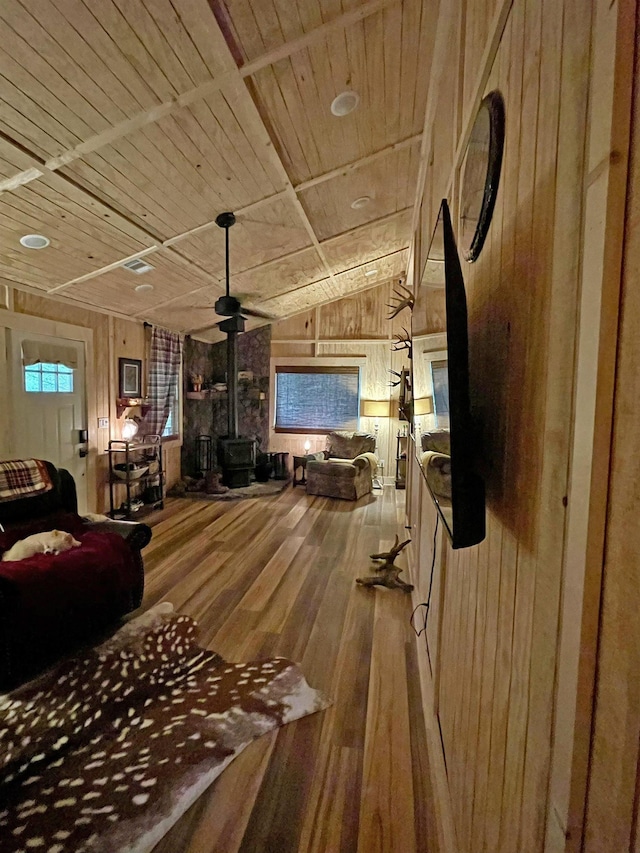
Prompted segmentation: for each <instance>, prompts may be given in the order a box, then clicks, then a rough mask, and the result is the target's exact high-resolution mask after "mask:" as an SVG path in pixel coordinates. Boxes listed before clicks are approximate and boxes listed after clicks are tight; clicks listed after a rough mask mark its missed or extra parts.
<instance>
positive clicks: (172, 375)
mask: <svg viewBox="0 0 640 853" xmlns="http://www.w3.org/2000/svg"><path fill="white" fill-rule="evenodd" d="M181 358H182V338H181V336H180V335H179V334H177V333H176V332H170V331H168V330H167V329H158V328H156V327H155V326H154V327H153V329H152V332H151V350H150V354H149V380H148V384H147V402H148V404H149V409H148V410H147V412H146V414H145V417H144V421H143V423H142V426H141V429H140V433H142V434H144V435H162V432H163V430H164V428H165V426H166V423H167V419H168V418H169V414H170V412H171V410H172V408H173V406H174V403H175V401H176V392H177V389H178V382H179V381H180V360H181Z"/></svg>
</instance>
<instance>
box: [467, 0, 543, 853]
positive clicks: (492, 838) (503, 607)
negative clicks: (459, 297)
mask: <svg viewBox="0 0 640 853" xmlns="http://www.w3.org/2000/svg"><path fill="white" fill-rule="evenodd" d="M499 52H502V53H503V56H501V57H500V59H499V61H500V62H501V68H502V75H503V79H506V80H508V81H509V85H508V86H507V90H506V92H505V96H506V101H507V105H506V114H507V116H508V117H509V118H508V120H507V124H506V132H505V156H504V160H503V166H502V170H503V173H502V176H501V190H500V193H499V195H500V194H502V196H503V201H502V202H501V205H502V218H501V219H500V220H499V224H500V225H501V228H502V230H501V234H500V235H499V237H498V239H499V244H500V280H501V281H505V284H504V285H503V287H502V288H500V289H496V291H494V299H493V302H492V303H491V304H487V306H486V310H487V311H489V312H490V316H491V319H492V322H491V325H492V326H493V327H494V328H493V329H492V336H494V335H495V337H494V340H493V341H492V342H490V341H489V340H488V339H487V340H486V341H485V343H484V345H485V347H486V348H487V349H486V350H485V353H484V357H485V359H487V361H486V362H485V364H487V363H488V364H491V360H490V348H491V347H494V349H495V348H499V347H500V345H502V346H507V347H508V348H509V350H508V356H507V358H506V364H508V365H509V367H508V370H507V372H506V374H505V375H503V376H498V377H497V382H498V383H499V384H501V385H502V386H503V388H504V391H503V394H502V401H503V402H504V401H511V399H512V398H511V394H510V390H507V389H511V388H512V387H513V386H515V390H516V392H517V391H518V386H517V384H516V383H517V378H515V377H514V374H515V373H516V372H517V371H520V370H521V369H522V356H518V355H517V347H516V348H515V351H514V352H513V354H512V350H513V347H512V344H511V338H510V337H509V336H506V335H505V333H504V326H507V328H509V323H510V322H512V321H513V318H514V311H516V310H517V298H518V297H517V296H515V295H513V294H512V293H511V290H512V288H511V287H510V286H509V285H508V284H506V282H513V281H514V280H517V275H516V257H515V250H516V229H517V224H518V223H517V211H518V204H517V192H518V175H519V166H520V162H519V147H520V128H521V124H520V118H519V117H520V114H521V104H522V68H523V52H524V9H523V4H522V3H518V4H517V5H515V6H514V7H513V9H512V12H511V15H510V18H509V21H508V23H507V27H506V28H505V32H504V34H503V39H502V42H501V45H500V51H499ZM525 168H526V167H525ZM529 174H530V173H529ZM472 306H473V303H472ZM471 312H472V313H473V312H474V308H473V307H472V308H471ZM523 313H524V312H523ZM523 313H521V314H520V318H521V322H522V321H523V320H524V319H526V315H525V316H524V317H523ZM516 316H518V315H517V314H516ZM476 323H477V320H476ZM496 332H497V335H496ZM519 333H520V334H523V329H522V328H520V327H519ZM516 358H517V359H518V360H517V362H516V361H515V359H516ZM512 362H514V363H513V366H512ZM485 384H488V383H485ZM490 393H491V392H490ZM508 405H509V406H512V405H514V404H513V403H510V404H508ZM515 414H516V416H517V412H516V413H515ZM496 415H497V419H498V421H502V422H503V424H504V427H503V434H502V435H500V433H498V434H497V435H496V434H493V435H491V436H490V440H489V441H488V445H489V448H490V450H489V453H490V454H491V453H492V450H491V445H492V443H494V442H495V441H496V440H499V439H500V438H504V440H505V443H504V445H503V448H504V449H502V448H500V449H498V450H494V451H493V453H495V454H496V455H497V454H499V453H500V450H502V452H503V453H504V454H505V456H506V457H507V458H505V459H504V461H503V463H502V467H500V466H498V467H497V469H496V472H495V473H494V475H493V476H492V477H491V478H490V479H489V482H488V484H487V486H488V492H489V495H490V501H491V499H492V498H493V501H494V503H495V502H496V498H497V499H498V501H500V503H499V504H498V505H497V506H496V511H498V512H499V513H500V516H501V518H500V523H501V524H504V523H505V520H506V521H507V522H508V521H509V513H510V512H511V508H510V507H509V508H508V509H507V511H506V512H505V508H504V505H503V504H504V502H505V496H504V490H505V484H504V483H496V482H495V479H496V474H497V475H498V476H499V477H500V476H501V477H503V478H504V479H505V480H508V478H511V477H514V476H515V471H516V470H517V466H516V465H514V464H513V462H512V459H513V457H514V456H515V457H516V459H517V456H516V451H515V449H514V448H513V446H512V445H510V444H509V440H508V438H507V435H512V433H511V432H509V428H510V426H511V423H510V417H509V415H510V408H509V412H506V411H504V410H503V411H501V412H498V413H496ZM496 415H494V417H496ZM487 428H490V427H488V425H485V429H487ZM492 480H493V482H492ZM507 487H508V488H509V489H510V494H511V495H513V494H514V486H513V483H511V482H508V483H507ZM492 493H493V494H492ZM496 493H497V494H496ZM505 516H506V518H505ZM501 545H502V551H501V554H500V559H499V561H498V563H497V566H496V568H495V569H494V571H497V572H499V576H500V581H499V598H498V633H497V650H496V666H495V671H494V681H493V684H494V688H493V689H494V700H493V708H492V715H491V734H490V750H489V756H488V757H489V767H488V774H487V782H486V799H485V809H486V811H485V815H484V820H483V821H482V823H483V824H484V825H483V826H482V827H481V828H479V829H481V833H480V835H479V836H478V839H477V842H476V843H477V844H478V847H479V849H486V850H498V849H499V843H500V825H501V813H502V808H503V789H504V775H505V773H508V772H510V768H506V767H505V758H506V752H507V729H508V724H509V682H510V677H511V668H512V648H513V646H512V642H513V631H514V609H515V597H516V573H517V563H516V561H517V548H518V546H517V540H516V537H515V536H514V534H513V532H512V531H509V532H508V533H507V532H506V531H505V534H504V535H503V537H502V543H501ZM482 845H484V846H482Z"/></svg>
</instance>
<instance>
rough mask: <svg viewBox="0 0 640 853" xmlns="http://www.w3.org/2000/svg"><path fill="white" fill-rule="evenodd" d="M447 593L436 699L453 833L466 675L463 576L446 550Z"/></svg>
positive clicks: (457, 555) (458, 813)
mask: <svg viewBox="0 0 640 853" xmlns="http://www.w3.org/2000/svg"><path fill="white" fill-rule="evenodd" d="M444 547H445V548H446V550H447V558H446V559H447V573H446V582H447V591H446V604H445V607H446V611H445V617H444V618H445V619H446V621H447V625H448V633H447V636H446V637H443V641H442V650H443V656H442V673H443V675H444V672H445V671H446V673H447V679H446V681H445V680H444V678H443V679H442V680H441V686H442V688H443V689H441V691H440V696H439V703H438V709H439V715H440V716H439V720H440V726H441V728H442V736H443V744H444V754H445V761H446V764H447V779H448V781H449V789H450V791H451V807H452V811H453V815H454V819H455V823H456V833H457V831H458V828H459V827H460V825H461V818H462V811H463V808H464V804H463V802H462V785H463V784H464V772H465V768H464V767H463V766H462V762H461V754H460V749H459V748H458V738H459V737H460V731H459V719H460V711H461V696H462V689H463V684H462V682H463V680H464V678H465V677H466V675H467V673H466V672H465V670H464V666H463V660H464V649H463V647H462V641H461V637H462V632H463V630H464V622H463V612H464V607H463V603H464V601H465V592H466V588H465V575H464V567H463V564H462V560H461V557H462V554H461V552H460V551H452V550H451V549H450V548H448V547H447V545H446V543H445V545H444Z"/></svg>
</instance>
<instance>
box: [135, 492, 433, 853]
mask: <svg viewBox="0 0 640 853" xmlns="http://www.w3.org/2000/svg"><path fill="white" fill-rule="evenodd" d="M403 519H404V492H396V491H395V490H394V489H391V488H388V487H387V488H385V489H384V493H380V492H377V493H376V494H375V495H369V496H367V497H366V498H363V499H362V500H360V501H358V502H357V503H352V502H350V501H338V500H331V499H328V498H314V497H311V496H308V495H306V494H305V493H304V491H303V490H302V489H292V487H290V486H289V487H287V489H285V491H284V492H282V493H281V494H280V495H277V496H275V497H272V498H260V499H254V500H243V501H235V502H213V503H211V502H205V501H198V500H185V499H173V500H170V501H168V502H167V505H166V507H165V509H164V510H162V511H161V512H158V513H156V514H155V515H154V516H152V517H151V519H150V524H151V525H152V526H153V528H154V531H153V539H152V541H151V544H150V545H149V546H148V547H147V548H146V549H145V552H144V557H145V568H146V593H145V599H144V603H143V608H145V609H146V608H148V607H151V606H152V605H154V604H155V603H157V602H159V601H165V600H167V601H171V602H172V603H173V604H174V606H175V608H176V609H177V610H178V611H180V612H182V613H187V614H189V615H191V616H193V617H194V618H195V619H196V620H197V621H198V623H199V625H200V630H201V634H200V642H201V644H202V645H206V646H207V647H208V648H212V649H215V650H216V651H218V652H219V653H220V654H222V655H223V656H224V657H225V658H227V659H229V660H232V661H243V660H250V659H256V658H264V657H271V656H276V655H280V656H284V657H288V658H291V659H292V660H295V661H297V662H298V663H300V664H301V665H302V668H303V671H304V673H305V675H306V677H307V679H308V681H309V683H310V684H312V685H313V686H314V687H318V688H321V689H322V690H325V691H326V692H327V693H328V694H329V695H330V696H331V697H332V698H333V700H334V704H333V706H332V707H331V708H330V709H328V710H327V711H324V712H322V713H319V714H315V715H313V716H310V717H306V718H305V719H302V720H299V721H297V722H295V723H291V724H289V725H287V726H285V727H284V728H282V729H280V730H278V731H277V732H273V733H272V734H270V735H266V736H264V737H263V738H261V739H260V740H259V741H256V742H255V743H253V744H251V745H250V746H249V747H248V748H247V749H246V750H245V751H244V752H243V753H242V754H241V755H240V757H239V758H238V759H236V760H235V761H234V762H233V763H232V764H231V765H230V766H229V767H228V768H227V769H226V770H225V771H224V773H223V774H222V776H221V777H220V778H219V779H218V780H217V781H216V782H215V783H214V784H213V785H212V786H211V788H210V789H209V790H208V791H207V792H205V794H204V795H203V796H202V797H200V799H199V800H198V801H197V802H196V803H195V804H194V805H193V806H192V808H191V809H190V810H189V811H188V812H187V813H186V814H185V815H184V816H183V817H182V819H181V820H180V821H178V823H177V824H176V825H175V826H174V827H173V829H172V830H171V831H170V832H169V833H168V834H167V835H166V836H165V838H164V839H163V840H162V841H161V842H160V844H159V845H157V847H156V848H155V853H177V851H180V853H437V841H436V827H435V823H434V818H433V814H434V806H433V796H432V791H431V787H430V782H429V774H428V765H427V751H426V742H425V730H424V721H423V716H422V705H421V699H420V687H419V683H418V665H417V660H416V649H415V640H414V638H413V635H412V629H411V628H410V626H409V616H410V613H411V600H410V597H409V596H408V595H405V594H403V593H401V592H399V591H391V590H384V589H377V590H366V589H362V588H360V587H357V586H356V584H355V583H354V580H355V578H356V577H357V576H360V575H364V574H369V573H370V569H371V562H370V560H369V556H368V555H369V554H372V553H375V552H379V551H381V550H386V549H387V548H388V547H389V546H390V545H392V544H393V539H394V536H395V534H396V533H399V534H402V533H403V523H404V521H403ZM400 559H402V557H401V558H400ZM400 565H403V563H402V562H400ZM404 565H405V566H406V563H405V564H404ZM405 573H406V572H405Z"/></svg>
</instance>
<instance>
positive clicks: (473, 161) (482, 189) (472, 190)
mask: <svg viewBox="0 0 640 853" xmlns="http://www.w3.org/2000/svg"><path fill="white" fill-rule="evenodd" d="M503 147H504V101H503V100H502V95H501V94H500V92H498V91H494V92H489V94H488V95H486V97H485V98H483V100H482V103H481V104H480V109H479V110H478V114H477V116H476V120H475V122H474V124H473V128H472V130H471V136H470V138H469V143H468V145H467V150H466V152H465V155H464V160H463V163H462V170H461V176H462V177H461V181H460V240H459V242H460V248H461V250H462V254H463V257H464V258H465V260H467V261H469V263H472V262H473V261H475V260H476V259H477V258H478V256H479V255H480V252H481V251H482V247H483V245H484V241H485V238H486V236H487V231H488V230H489V225H490V223H491V217H492V216H493V208H494V205H495V203H496V195H497V193H498V184H499V182H500V167H501V166H502V149H503Z"/></svg>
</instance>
